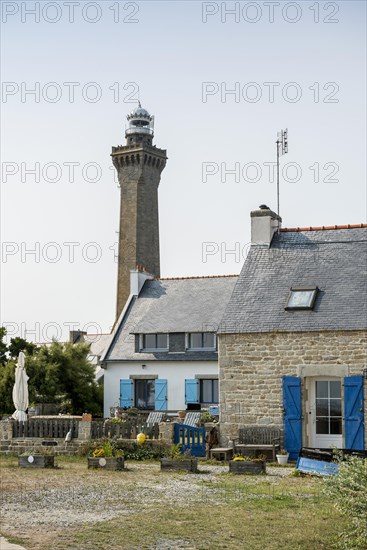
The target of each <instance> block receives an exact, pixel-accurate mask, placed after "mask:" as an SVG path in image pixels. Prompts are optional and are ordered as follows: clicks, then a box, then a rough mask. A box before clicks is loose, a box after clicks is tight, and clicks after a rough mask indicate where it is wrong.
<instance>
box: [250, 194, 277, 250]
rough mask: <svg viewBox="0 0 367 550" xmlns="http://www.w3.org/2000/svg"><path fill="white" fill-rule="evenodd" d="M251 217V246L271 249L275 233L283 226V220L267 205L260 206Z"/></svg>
mask: <svg viewBox="0 0 367 550" xmlns="http://www.w3.org/2000/svg"><path fill="white" fill-rule="evenodd" d="M250 215H251V244H252V245H258V246H267V247H270V244H271V241H272V238H273V235H274V233H275V232H276V230H277V229H279V228H280V227H281V226H282V218H281V217H280V216H278V214H276V213H275V212H273V211H272V210H270V208H269V207H268V206H266V204H262V205H261V206H259V209H258V210H254V211H253V212H251V214H250Z"/></svg>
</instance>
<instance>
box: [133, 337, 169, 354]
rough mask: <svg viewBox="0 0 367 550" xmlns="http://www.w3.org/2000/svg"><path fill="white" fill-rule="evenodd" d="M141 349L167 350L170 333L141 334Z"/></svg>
mask: <svg viewBox="0 0 367 550" xmlns="http://www.w3.org/2000/svg"><path fill="white" fill-rule="evenodd" d="M140 350H141V351H167V350H168V334H163V333H157V334H141V335H140Z"/></svg>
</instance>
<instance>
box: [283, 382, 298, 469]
mask: <svg viewBox="0 0 367 550" xmlns="http://www.w3.org/2000/svg"><path fill="white" fill-rule="evenodd" d="M283 407H284V447H285V448H286V450H287V451H288V452H289V458H290V459H292V460H295V459H296V458H298V453H299V451H300V450H301V447H302V410H301V379H300V378H297V377H296V376H283Z"/></svg>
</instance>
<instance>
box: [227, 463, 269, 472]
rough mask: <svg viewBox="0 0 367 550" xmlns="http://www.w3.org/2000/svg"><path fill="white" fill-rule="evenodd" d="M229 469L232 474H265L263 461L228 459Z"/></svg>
mask: <svg viewBox="0 0 367 550" xmlns="http://www.w3.org/2000/svg"><path fill="white" fill-rule="evenodd" d="M229 471H230V472H231V473H232V474H265V472H266V466H265V462H251V461H247V460H230V462H229Z"/></svg>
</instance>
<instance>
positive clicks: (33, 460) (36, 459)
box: [18, 454, 55, 468]
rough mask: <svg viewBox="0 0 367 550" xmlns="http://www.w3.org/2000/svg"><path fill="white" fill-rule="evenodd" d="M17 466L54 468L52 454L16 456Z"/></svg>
mask: <svg viewBox="0 0 367 550" xmlns="http://www.w3.org/2000/svg"><path fill="white" fill-rule="evenodd" d="M18 466H20V467H21V468H54V467H55V457H54V455H36V454H34V455H29V456H24V455H23V456H22V455H21V456H18Z"/></svg>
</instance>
